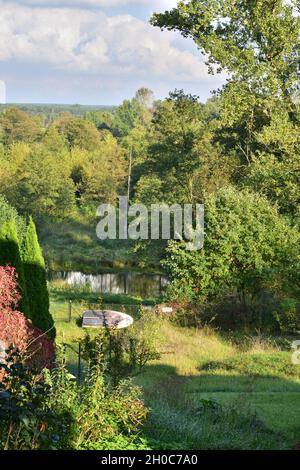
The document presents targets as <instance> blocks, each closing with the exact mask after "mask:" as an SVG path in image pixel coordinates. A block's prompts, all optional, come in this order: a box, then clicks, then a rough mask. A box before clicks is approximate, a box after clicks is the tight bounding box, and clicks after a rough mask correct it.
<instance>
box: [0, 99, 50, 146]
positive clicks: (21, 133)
mask: <svg viewBox="0 0 300 470" xmlns="http://www.w3.org/2000/svg"><path fill="white" fill-rule="evenodd" d="M0 128H1V130H2V139H3V143H4V144H5V145H10V144H12V143H13V142H20V141H22V142H34V141H35V140H36V139H37V138H38V137H39V134H40V132H41V130H40V129H39V126H38V121H37V119H35V118H34V117H32V116H30V115H29V114H27V113H25V112H24V111H22V110H20V109H18V108H9V109H6V110H5V111H4V113H2V114H1V115H0Z"/></svg>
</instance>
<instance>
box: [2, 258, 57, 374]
mask: <svg viewBox="0 0 300 470" xmlns="http://www.w3.org/2000/svg"><path fill="white" fill-rule="evenodd" d="M17 282H18V276H17V273H16V270H15V268H11V267H9V266H7V267H2V266H0V340H1V342H2V343H3V344H4V346H5V347H6V348H8V347H9V346H12V348H13V350H18V351H20V352H21V353H22V354H23V355H25V354H26V355H27V357H26V359H27V362H28V364H30V365H31V366H33V365H35V366H36V367H39V368H40V369H41V368H43V367H50V366H51V364H52V361H53V358H54V346H53V343H52V341H50V340H49V338H48V336H46V335H45V334H44V333H43V332H42V331H41V330H40V329H38V328H36V327H35V326H34V325H33V324H32V323H31V322H30V321H29V320H27V319H26V318H25V316H24V315H23V314H22V313H21V312H19V311H18V310H17V308H18V303H19V301H20V298H21V296H20V294H19V291H18V287H17Z"/></svg>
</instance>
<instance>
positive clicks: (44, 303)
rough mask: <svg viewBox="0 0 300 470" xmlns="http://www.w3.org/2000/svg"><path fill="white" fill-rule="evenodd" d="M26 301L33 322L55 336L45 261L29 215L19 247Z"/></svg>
mask: <svg viewBox="0 0 300 470" xmlns="http://www.w3.org/2000/svg"><path fill="white" fill-rule="evenodd" d="M21 257H22V261H23V266H24V273H25V281H26V288H27V294H28V301H29V306H30V311H31V320H32V322H33V324H34V325H35V326H37V327H39V328H40V329H41V330H42V331H44V332H47V334H48V336H49V337H50V338H52V339H54V338H55V328H54V322H53V318H52V316H51V314H50V311H49V294H48V289H47V278H46V268H45V261H44V258H43V254H42V250H41V248H40V245H39V242H38V237H37V233H36V228H35V224H34V222H33V220H32V218H31V217H30V219H29V224H28V226H27V231H26V234H25V237H24V241H23V244H22V249H21Z"/></svg>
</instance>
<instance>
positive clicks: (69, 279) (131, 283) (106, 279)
mask: <svg viewBox="0 0 300 470" xmlns="http://www.w3.org/2000/svg"><path fill="white" fill-rule="evenodd" d="M49 280H50V281H60V280H61V281H65V282H66V283H67V284H69V285H70V286H88V287H90V288H91V289H92V290H93V291H94V292H100V293H102V294H128V295H133V296H139V297H144V298H145V297H159V296H161V295H162V294H163V293H164V292H165V290H166V287H167V285H168V278H167V277H166V276H162V275H155V274H142V273H133V272H131V273H124V272H122V273H120V272H119V273H103V274H84V273H81V272H75V271H74V272H65V271H62V272H56V273H53V272H52V273H50V274H49Z"/></svg>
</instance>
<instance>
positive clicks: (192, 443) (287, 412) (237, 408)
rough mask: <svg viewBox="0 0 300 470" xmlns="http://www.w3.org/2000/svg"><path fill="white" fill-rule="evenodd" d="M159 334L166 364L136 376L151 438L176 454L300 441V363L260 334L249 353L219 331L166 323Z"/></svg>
mask: <svg viewBox="0 0 300 470" xmlns="http://www.w3.org/2000/svg"><path fill="white" fill-rule="evenodd" d="M161 336H162V338H163V339H162V344H161V346H160V347H161V351H162V357H161V359H160V360H159V361H156V362H154V363H152V364H151V365H149V366H147V368H146V370H145V372H144V373H143V374H142V375H141V376H139V377H138V378H137V379H136V380H137V383H138V384H139V385H140V386H142V388H143V390H144V396H145V400H146V403H147V405H148V406H149V407H150V408H151V410H152V414H151V417H150V420H149V422H148V425H147V429H146V433H147V436H148V437H150V438H152V439H155V440H158V441H160V442H164V443H165V446H171V447H172V446H173V448H174V449H176V448H180V449H186V448H192V449H279V448H283V449H284V448H293V447H294V446H295V445H296V444H297V443H299V442H300V425H299V420H300V366H294V365H292V364H291V353H290V352H286V351H281V350H280V349H279V348H278V347H276V346H274V342H273V345H272V344H270V342H269V341H266V340H263V339H261V338H258V337H256V338H253V341H252V344H250V346H249V348H248V350H247V351H246V352H245V350H244V349H245V348H244V345H243V347H242V348H239V346H238V345H236V344H234V343H233V342H232V341H230V339H228V338H227V339H226V338H224V337H223V338H222V337H221V336H220V335H219V334H218V333H216V332H213V331H209V330H206V331H205V330H193V329H186V328H178V327H176V326H174V325H172V324H170V323H169V322H163V323H162V326H161ZM241 349H242V350H241Z"/></svg>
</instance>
